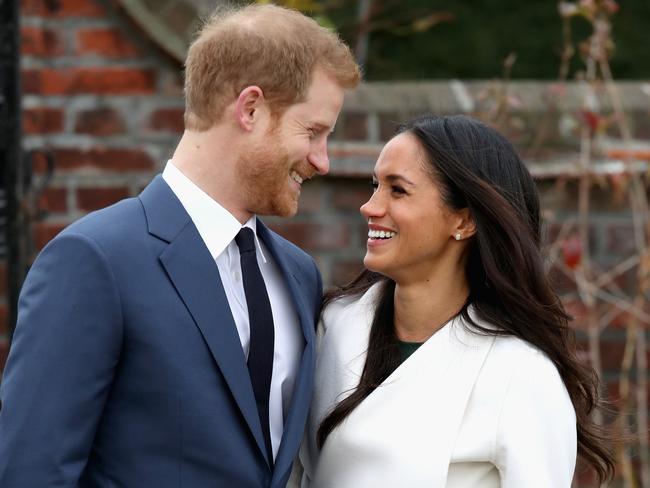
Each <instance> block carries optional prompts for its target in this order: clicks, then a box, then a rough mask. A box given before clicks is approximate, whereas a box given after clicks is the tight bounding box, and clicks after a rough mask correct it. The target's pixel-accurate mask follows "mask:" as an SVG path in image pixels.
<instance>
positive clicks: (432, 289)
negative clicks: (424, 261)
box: [395, 274, 469, 342]
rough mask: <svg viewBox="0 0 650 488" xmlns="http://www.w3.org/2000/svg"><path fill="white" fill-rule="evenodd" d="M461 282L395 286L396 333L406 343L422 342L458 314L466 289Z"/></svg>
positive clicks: (431, 281)
mask: <svg viewBox="0 0 650 488" xmlns="http://www.w3.org/2000/svg"><path fill="white" fill-rule="evenodd" d="M460 276H462V279H456V280H450V281H449V282H441V281H440V280H430V281H425V282H417V283H409V284H406V285H404V284H399V283H398V284H396V286H395V333H396V334H397V338H398V339H399V340H402V341H407V342H424V341H426V340H427V339H428V338H429V337H431V336H432V335H433V334H434V333H435V332H436V331H437V330H439V329H440V328H441V327H442V326H443V325H445V324H446V323H447V322H448V321H449V320H451V319H452V318H453V317H454V316H455V315H457V314H458V312H460V310H461V309H462V307H463V305H464V304H465V302H466V301H467V297H468V295H469V286H468V284H467V281H466V280H465V279H464V274H461V275H460Z"/></svg>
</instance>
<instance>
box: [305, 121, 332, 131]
mask: <svg viewBox="0 0 650 488" xmlns="http://www.w3.org/2000/svg"><path fill="white" fill-rule="evenodd" d="M311 125H312V127H313V128H314V129H316V130H318V131H325V130H326V131H333V130H334V127H330V126H329V125H328V124H324V123H323V122H313V123H312V124H311Z"/></svg>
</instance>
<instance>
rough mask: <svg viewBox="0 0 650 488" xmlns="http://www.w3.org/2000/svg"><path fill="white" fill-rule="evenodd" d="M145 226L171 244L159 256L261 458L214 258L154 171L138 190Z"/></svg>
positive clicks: (249, 393) (239, 353) (260, 438)
mask: <svg viewBox="0 0 650 488" xmlns="http://www.w3.org/2000/svg"><path fill="white" fill-rule="evenodd" d="M140 198H141V201H142V202H143V206H144V208H145V212H146V214H147V221H148V225H149V231H150V233H152V234H153V235H155V236H156V237H159V238H161V239H164V240H166V241H167V242H169V244H168V245H167V246H166V247H165V248H164V250H163V252H162V253H161V254H160V261H161V263H162V265H163V267H164V268H165V271H166V272H167V275H168V276H169V279H170V280H171V281H172V283H173V284H174V287H175V288H176V291H177V292H178V294H179V295H180V297H181V299H182V300H183V302H184V303H185V306H186V307H187V309H188V310H189V312H190V314H191V315H192V318H193V319H194V322H195V323H196V325H197V327H198V328H199V330H200V332H201V334H202V336H203V338H204V340H205V342H206V343H207V345H208V348H209V349H210V352H211V353H212V356H213V358H214V360H215V361H216V363H217V365H218V366H219V369H220V370H221V373H222V374H223V377H224V379H225V381H226V383H227V384H228V387H229V388H230V391H231V393H232V395H233V397H234V399H235V402H236V403H237V406H238V407H239V409H240V410H241V412H242V414H243V416H244V419H245V420H246V424H247V425H248V427H249V429H250V430H251V432H252V434H253V436H254V437H255V441H256V443H257V445H258V448H259V449H260V451H261V453H262V455H263V457H264V459H266V454H265V453H266V449H265V447H264V438H263V435H262V430H261V427H260V423H259V417H258V415H257V408H256V404H255V397H254V395H253V389H252V386H251V383H250V376H249V374H248V369H247V367H246V359H245V356H244V353H243V350H242V347H241V342H240V340H239V335H238V334H237V327H236V325H235V322H234V319H233V317H232V313H231V311H230V306H229V305H228V300H227V298H226V294H225V292H224V289H223V285H222V283H221V278H220V276H219V271H218V268H217V265H216V263H215V262H214V260H213V259H212V256H211V255H210V252H209V251H208V249H207V247H206V246H205V243H204V242H203V240H202V239H201V236H200V235H199V233H198V231H197V230H196V227H195V226H194V224H193V223H192V221H191V219H190V217H189V215H187V212H185V209H184V208H183V207H182V205H181V204H180V202H179V201H178V200H177V199H176V196H175V195H174V194H173V192H172V191H171V189H170V188H169V187H168V186H167V184H166V183H165V182H164V180H162V178H160V177H157V178H156V179H155V180H154V181H153V182H152V183H151V184H150V185H149V186H148V187H147V188H146V189H145V191H144V192H143V193H142V195H141V197H140Z"/></svg>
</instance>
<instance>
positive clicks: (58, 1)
mask: <svg viewBox="0 0 650 488" xmlns="http://www.w3.org/2000/svg"><path fill="white" fill-rule="evenodd" d="M20 9H21V14H22V15H38V16H47V17H100V16H103V15H106V11H105V10H104V9H103V8H102V7H101V6H100V5H99V2H97V1H94V0H21V1H20Z"/></svg>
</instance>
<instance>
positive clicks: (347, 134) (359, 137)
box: [343, 112, 368, 141]
mask: <svg viewBox="0 0 650 488" xmlns="http://www.w3.org/2000/svg"><path fill="white" fill-rule="evenodd" d="M343 126H344V127H343V139H345V140H349V141H365V140H366V139H368V114H366V113H361V112H348V113H346V114H345V120H344V124H343Z"/></svg>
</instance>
